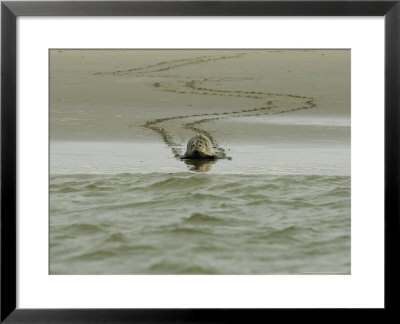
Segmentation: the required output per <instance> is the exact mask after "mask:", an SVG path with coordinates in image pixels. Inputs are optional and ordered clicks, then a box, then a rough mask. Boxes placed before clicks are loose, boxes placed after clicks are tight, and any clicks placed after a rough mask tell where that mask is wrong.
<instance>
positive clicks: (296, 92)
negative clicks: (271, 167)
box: [50, 50, 350, 152]
mask: <svg viewBox="0 0 400 324" xmlns="http://www.w3.org/2000/svg"><path fill="white" fill-rule="evenodd" d="M198 132H201V133H204V134H206V135H209V136H212V137H213V139H214V141H215V142H216V143H217V145H220V146H222V145H225V146H226V145H229V144H230V143H236V142H244V143H249V142H252V143H254V142H258V141H261V142H269V143H271V142H272V143H278V144H279V143H280V142H282V143H284V142H287V141H293V140H294V141H301V142H309V143H312V142H313V141H319V142H321V141H322V142H324V141H326V142H337V143H341V144H349V143H350V142H349V141H350V51H348V50H52V51H50V138H51V140H64V141H153V142H154V141H165V143H166V144H167V145H169V146H170V148H172V149H174V148H175V151H179V152H181V151H182V150H183V149H184V146H185V143H186V141H187V140H188V138H189V137H190V136H192V135H193V134H194V133H198Z"/></svg>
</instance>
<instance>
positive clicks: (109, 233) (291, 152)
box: [49, 142, 351, 274]
mask: <svg viewBox="0 0 400 324" xmlns="http://www.w3.org/2000/svg"><path fill="white" fill-rule="evenodd" d="M229 149H230V150H229V153H230V158H231V159H230V160H228V159H224V160H217V161H216V162H214V163H211V164H210V165H207V164H206V165H205V166H204V165H203V166H198V165H191V164H185V163H184V162H183V161H180V160H179V159H176V158H174V157H173V156H172V154H171V152H170V151H169V149H168V148H167V147H166V146H165V145H164V144H163V143H152V142H147V143H128V142H127V143H121V142H119V143H116V142H103V143H101V142H98V143H85V142H52V143H51V145H50V152H51V155H50V159H51V164H50V166H51V169H50V179H49V180H50V274H349V273H350V269H351V267H350V259H351V258H350V241H351V236H350V232H351V226H350V223H351V222H350V207H351V204H350V193H351V178H350V149H349V146H348V145H341V144H337V143H331V144H330V145H326V143H325V144H324V143H322V144H321V143H319V142H315V143H314V144H313V145H309V147H307V146H305V145H303V146H299V145H298V144H296V143H291V144H287V145H282V144H281V145H275V146H274V145H272V144H271V143H266V144H260V143H259V144H258V145H253V146H252V145H243V144H241V145H236V146H235V145H232V144H231V145H230V146H229ZM246 150H247V151H246ZM251 152H253V153H251ZM254 152H258V153H254ZM256 157H257V158H256Z"/></svg>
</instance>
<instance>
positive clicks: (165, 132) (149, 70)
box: [95, 53, 317, 159]
mask: <svg viewBox="0 0 400 324" xmlns="http://www.w3.org/2000/svg"><path fill="white" fill-rule="evenodd" d="M247 54H248V53H237V54H235V55H222V56H200V57H194V58H183V59H177V60H172V61H165V62H159V63H156V64H152V65H147V66H144V67H137V68H131V69H127V70H120V71H113V72H98V73H95V74H96V75H115V76H133V77H143V76H146V77H155V78H158V80H157V81H156V82H154V83H153V84H152V86H153V88H154V89H155V90H157V91H164V92H170V93H176V94H184V95H195V96H215V97H230V98H238V100H243V99H244V100H250V101H251V102H255V101H257V102H258V105H257V106H256V107H253V108H243V109H235V110H229V108H228V110H227V107H226V106H223V107H218V105H217V104H216V109H218V110H219V111H217V112H212V113H202V112H199V113H195V114H189V115H179V116H171V117H165V118H158V119H153V120H149V121H147V122H146V123H145V124H143V125H142V126H143V127H145V128H147V129H150V130H151V131H153V132H155V133H157V134H159V135H160V136H161V138H162V139H163V141H164V143H165V144H166V145H167V146H168V147H169V148H170V149H171V151H172V153H173V155H174V156H175V157H176V158H181V157H182V145H181V144H180V143H178V142H177V141H176V140H175V139H174V136H173V135H172V134H173V133H174V130H175V132H176V128H177V127H181V128H183V129H187V130H190V131H191V132H193V133H197V134H203V135H205V136H207V137H208V138H209V139H210V140H211V142H212V144H213V147H214V150H215V152H216V154H217V157H218V158H221V159H224V158H225V159H231V158H230V157H229V156H227V154H226V152H225V150H224V149H223V148H222V147H221V146H220V145H219V143H218V142H217V141H216V140H215V138H214V137H213V136H212V134H211V132H210V131H207V130H206V129H204V127H202V125H203V124H204V123H207V122H215V121H217V120H220V119H226V118H240V117H248V116H261V115H277V114H283V113H290V112H295V111H299V110H306V109H311V108H315V107H316V106H317V105H316V104H315V103H314V98H313V97H307V96H301V95H295V94H284V93H272V92H269V91H243V90H232V89H221V84H222V83H224V84H228V83H229V82H230V81H246V80H252V78H249V77H240V78H237V77H236V78H235V77H228V76H227V77H208V78H201V79H193V78H190V77H188V76H181V75H179V76H173V77H172V76H165V75H163V74H160V73H161V72H165V71H170V70H173V69H177V68H180V67H184V66H189V65H195V64H212V63H214V62H218V61H223V60H231V59H239V58H241V57H243V56H244V55H247ZM167 77H169V79H170V80H169V81H163V80H164V79H166V78H167ZM171 79H173V80H174V81H171ZM188 79H189V80H190V81H185V80H188ZM216 86H218V88H216ZM179 122H180V123H179Z"/></svg>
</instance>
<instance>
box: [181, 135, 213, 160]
mask: <svg viewBox="0 0 400 324" xmlns="http://www.w3.org/2000/svg"><path fill="white" fill-rule="evenodd" d="M183 157H184V158H187V159H207V158H215V153H214V150H213V147H212V144H211V141H210V140H209V139H208V138H207V137H206V136H204V135H196V136H193V137H192V138H191V139H190V140H189V142H188V144H187V149H186V153H185V155H184V156H183Z"/></svg>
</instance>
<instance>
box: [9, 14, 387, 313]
mask: <svg viewBox="0 0 400 324" xmlns="http://www.w3.org/2000/svg"><path fill="white" fill-rule="evenodd" d="M17 31H18V35H17V37H18V48H17V50H18V58H17V60H18V61H17V62H18V67H17V71H18V76H17V80H18V89H17V94H18V100H17V102H18V124H17V138H18V144H17V145H18V147H17V149H18V196H17V197H18V206H17V210H18V218H17V235H18V240H17V246H18V248H17V260H18V263H17V267H18V272H17V280H18V281H17V282H18V284H17V287H18V291H17V294H18V300H17V307H20V308H91V307H94V308H170V307H173V308H186V307H190V308H198V307H201V308H203V307H206V308H214V307H218V308H219V307H224V308H232V307H233V308H247V307H251V308H272V307H290V308H291V307H295V308H298V307H300V308H302V307H316V308H318V307H379V308H381V307H383V306H384V18H383V17H377V18H370V17H360V18H354V17H346V18H343V17H338V18H333V17H330V18H320V17H314V18H300V17H296V18H285V17H283V18H281V17H280V18H278V17H241V18H236V17H224V18H219V17H215V18H203V17H177V18H171V17H162V18H158V17H141V18H137V17H136V18H135V17H129V18H116V17H113V18H111V17H109V18H87V17H84V18H76V17H74V18H65V17H64V18H54V17H52V18H43V17H19V18H18V25H17ZM49 48H231V49H234V48H350V49H351V51H352V52H351V57H352V65H351V70H352V71H351V72H352V82H351V84H352V89H351V90H352V91H351V94H352V138H351V142H352V150H351V152H352V157H351V159H352V193H351V194H352V208H351V226H352V234H351V235H352V236H351V244H352V245H351V248H352V258H351V275H302V276H294V275H290V276H282V275H280V276H272V275H265V276H264V275H255V276H247V275H242V276H233V275H229V276H220V275H217V276H193V275H190V276H183V275H179V276H171V275H170V276H162V275H160V276H158V275H149V276H143V275H140V276H139V275H132V276H121V275H117V276H105V275H100V276H88V275H84V276H78V275H76V276H60V275H57V276H55V275H53V276H50V275H48V170H49V169H48V49H49Z"/></svg>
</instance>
